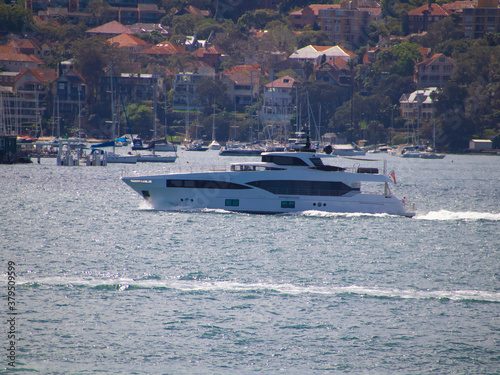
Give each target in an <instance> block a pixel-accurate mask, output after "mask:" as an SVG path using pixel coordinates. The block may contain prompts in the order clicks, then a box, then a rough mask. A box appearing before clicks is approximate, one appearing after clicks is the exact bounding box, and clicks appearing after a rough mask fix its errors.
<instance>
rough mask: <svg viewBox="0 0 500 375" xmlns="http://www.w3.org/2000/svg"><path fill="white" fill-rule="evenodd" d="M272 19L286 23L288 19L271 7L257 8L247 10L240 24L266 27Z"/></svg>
mask: <svg viewBox="0 0 500 375" xmlns="http://www.w3.org/2000/svg"><path fill="white" fill-rule="evenodd" d="M272 21H280V22H282V23H286V22H287V19H286V18H285V17H283V16H282V15H281V14H280V13H279V12H277V11H274V10H269V9H257V10H254V11H249V12H246V13H245V14H244V15H242V16H241V17H240V18H239V20H238V24H240V25H244V26H245V27H247V28H252V27H254V28H256V29H264V28H266V25H267V24H268V23H270V22H272Z"/></svg>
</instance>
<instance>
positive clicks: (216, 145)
mask: <svg viewBox="0 0 500 375" xmlns="http://www.w3.org/2000/svg"><path fill="white" fill-rule="evenodd" d="M208 149H209V150H220V149H221V146H220V143H219V142H217V141H216V140H215V104H214V113H213V119H212V143H210V144H209V145H208Z"/></svg>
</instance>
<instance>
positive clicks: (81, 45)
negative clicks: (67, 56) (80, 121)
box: [70, 36, 126, 103]
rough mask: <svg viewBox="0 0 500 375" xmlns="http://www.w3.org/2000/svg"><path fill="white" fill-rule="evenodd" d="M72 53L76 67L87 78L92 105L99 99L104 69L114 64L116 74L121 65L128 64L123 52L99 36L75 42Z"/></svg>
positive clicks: (71, 49)
mask: <svg viewBox="0 0 500 375" xmlns="http://www.w3.org/2000/svg"><path fill="white" fill-rule="evenodd" d="M70 52H71V53H72V54H73V56H74V59H75V67H76V68H77V69H78V71H79V72H80V73H81V74H82V76H83V77H84V78H85V82H86V83H87V87H88V94H89V99H90V102H91V103H93V102H95V100H96V98H97V87H98V85H99V83H100V80H101V77H102V76H103V74H104V69H105V68H106V67H107V66H109V65H110V64H111V63H113V65H114V69H115V72H118V71H120V64H121V63H124V62H126V58H125V56H124V55H123V51H121V50H120V49H119V48H117V47H116V46H110V45H109V44H108V42H106V40H104V39H103V38H101V37H97V36H93V37H90V38H87V39H80V40H77V41H75V42H74V43H73V44H72V45H71V48H70Z"/></svg>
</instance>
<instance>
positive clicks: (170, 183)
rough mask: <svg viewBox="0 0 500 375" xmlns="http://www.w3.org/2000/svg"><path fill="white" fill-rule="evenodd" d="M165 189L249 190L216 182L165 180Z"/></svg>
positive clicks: (232, 184) (231, 183)
mask: <svg viewBox="0 0 500 375" xmlns="http://www.w3.org/2000/svg"><path fill="white" fill-rule="evenodd" d="M167 187H177V188H191V189H251V188H249V187H248V186H245V185H240V184H235V183H233V182H226V181H216V180H167Z"/></svg>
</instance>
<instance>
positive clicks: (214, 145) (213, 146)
mask: <svg viewBox="0 0 500 375" xmlns="http://www.w3.org/2000/svg"><path fill="white" fill-rule="evenodd" d="M208 149H209V150H220V149H221V145H220V143H219V142H217V141H215V140H214V141H212V143H210V144H209V145H208Z"/></svg>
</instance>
